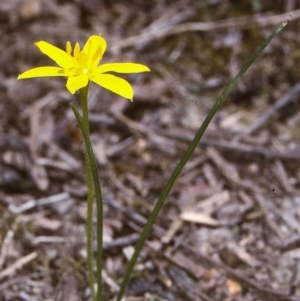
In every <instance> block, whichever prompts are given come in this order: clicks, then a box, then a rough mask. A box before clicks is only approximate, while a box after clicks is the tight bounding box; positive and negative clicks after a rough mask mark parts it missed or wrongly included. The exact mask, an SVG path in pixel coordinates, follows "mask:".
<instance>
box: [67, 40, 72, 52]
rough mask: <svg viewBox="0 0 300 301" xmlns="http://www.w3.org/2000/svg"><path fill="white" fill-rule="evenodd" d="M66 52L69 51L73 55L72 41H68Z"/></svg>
mask: <svg viewBox="0 0 300 301" xmlns="http://www.w3.org/2000/svg"><path fill="white" fill-rule="evenodd" d="M66 52H67V54H69V55H71V52H72V45H71V43H70V41H67V43H66Z"/></svg>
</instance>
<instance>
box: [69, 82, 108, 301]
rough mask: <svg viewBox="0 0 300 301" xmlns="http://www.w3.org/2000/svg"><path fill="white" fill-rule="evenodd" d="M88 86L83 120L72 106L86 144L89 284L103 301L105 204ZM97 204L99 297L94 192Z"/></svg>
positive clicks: (84, 91)
mask: <svg viewBox="0 0 300 301" xmlns="http://www.w3.org/2000/svg"><path fill="white" fill-rule="evenodd" d="M87 94H88V85H87V86H86V87H84V88H82V89H80V97H81V106H82V118H81V116H80V114H79V113H78V111H77V110H76V108H75V107H74V106H73V105H71V108H72V110H73V112H74V114H75V117H76V119H77V122H78V124H79V127H80V130H81V133H82V135H83V138H84V142H85V163H86V179H87V181H86V182H87V196H88V198H87V228H86V229H87V261H88V274H89V282H90V287H91V292H92V300H93V301H101V300H102V245H103V203H102V196H101V188H100V182H99V178H98V172H97V166H96V161H95V158H94V154H93V149H92V145H91V142H90V138H89V133H90V130H89V114H88V105H87ZM93 182H94V189H95V196H96V202H97V286H98V289H97V297H96V293H95V288H94V273H93V227H92V225H93V199H94V190H93Z"/></svg>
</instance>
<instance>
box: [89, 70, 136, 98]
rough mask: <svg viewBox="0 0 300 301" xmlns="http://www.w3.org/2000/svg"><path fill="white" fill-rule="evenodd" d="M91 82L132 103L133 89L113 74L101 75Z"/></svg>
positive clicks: (93, 78)
mask: <svg viewBox="0 0 300 301" xmlns="http://www.w3.org/2000/svg"><path fill="white" fill-rule="evenodd" d="M90 80H91V81H93V82H94V83H96V84H98V85H99V86H101V87H103V88H105V89H107V90H110V91H112V92H114V93H116V94H118V95H120V96H122V97H124V98H127V99H130V100H131V101H132V98H133V89H132V87H131V85H130V84H129V83H128V82H127V81H126V80H124V79H123V78H120V77H117V76H114V75H111V74H99V75H96V76H94V77H92V78H91V79H90Z"/></svg>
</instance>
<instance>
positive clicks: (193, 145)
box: [116, 22, 288, 301]
mask: <svg viewBox="0 0 300 301" xmlns="http://www.w3.org/2000/svg"><path fill="white" fill-rule="evenodd" d="M287 23H288V22H284V23H282V24H281V25H280V26H279V27H278V28H276V29H275V30H274V31H273V32H272V34H271V35H270V36H269V37H268V38H267V39H266V40H265V41H264V42H263V43H262V44H261V45H260V46H259V47H258V48H257V50H256V51H255V52H254V53H253V55H252V56H251V57H250V58H249V59H248V60H247V61H246V63H245V64H244V65H243V66H242V68H241V70H240V71H239V73H238V74H237V75H236V76H235V77H234V78H233V79H232V81H231V82H230V83H229V84H228V86H227V87H226V88H225V90H224V91H223V93H222V94H221V96H220V97H219V98H218V99H217V101H216V103H215V105H214V106H213V108H212V109H211V110H210V112H209V113H208V115H207V116H206V118H205V120H204V121H203V123H202V125H201V126H200V128H199V130H198V132H197V133H196V135H195V137H194V139H193V141H192V143H191V144H190V146H189V147H188V149H187V150H186V152H185V153H184V155H183V157H182V158H181V160H180V162H179V163H178V165H177V166H176V167H175V169H174V171H173V173H172V175H171V177H170V178H169V180H168V181H167V183H166V185H165V187H164V188H163V190H162V192H161V194H160V196H159V198H158V201H157V203H156V204H155V207H154V209H153V211H152V212H151V214H150V216H149V219H148V221H147V223H146V225H145V227H144V229H143V231H142V234H141V236H140V239H139V241H138V242H137V244H136V246H135V250H134V253H133V256H132V258H131V260H130V261H129V263H128V265H127V268H126V270H125V275H124V277H123V280H122V283H121V286H120V291H119V293H118V296H117V299H116V301H121V299H122V297H123V295H124V293H125V289H126V286H127V284H128V282H129V279H130V275H131V273H132V271H133V268H134V266H135V264H136V261H137V259H138V256H139V254H140V252H141V250H142V247H143V245H144V243H145V241H146V239H147V237H148V235H149V233H150V230H151V228H152V226H153V224H154V222H155V219H156V217H157V215H158V213H159V212H160V210H161V208H162V206H163V204H164V202H165V200H166V198H167V196H168V195H169V192H170V191H171V188H172V187H173V185H174V183H175V181H176V179H177V178H178V176H179V174H180V172H181V170H182V169H183V167H184V166H185V164H186V163H187V161H188V160H189V158H190V156H191V155H192V153H193V152H194V150H195V148H196V146H197V145H198V143H199V141H200V139H201V138H202V136H203V134H204V133H205V131H206V129H207V127H208V125H209V124H210V122H211V121H212V119H213V117H214V116H215V114H216V113H217V111H218V110H219V108H220V107H221V105H222V104H223V102H224V100H225V99H226V97H227V96H228V94H229V93H230V92H231V90H232V89H233V88H234V87H235V85H236V84H237V82H238V81H239V79H240V78H241V77H242V75H243V74H244V73H245V72H246V71H247V70H248V68H249V67H250V66H251V65H252V63H253V62H254V61H255V60H256V59H257V57H258V56H259V55H260V54H261V53H262V51H263V50H264V49H265V48H266V47H267V45H268V44H269V43H270V42H271V40H272V39H273V38H274V37H275V36H276V35H277V34H278V33H279V32H280V31H281V30H282V29H283V28H284V27H285V26H286V25H287Z"/></svg>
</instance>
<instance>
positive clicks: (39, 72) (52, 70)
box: [18, 67, 73, 79]
mask: <svg viewBox="0 0 300 301" xmlns="http://www.w3.org/2000/svg"><path fill="white" fill-rule="evenodd" d="M72 74H73V72H71V71H69V70H65V69H62V68H59V67H37V68H33V69H29V70H27V71H25V72H24V73H22V74H20V75H19V76H18V79H25V78H33V77H47V76H70V75H72Z"/></svg>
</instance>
